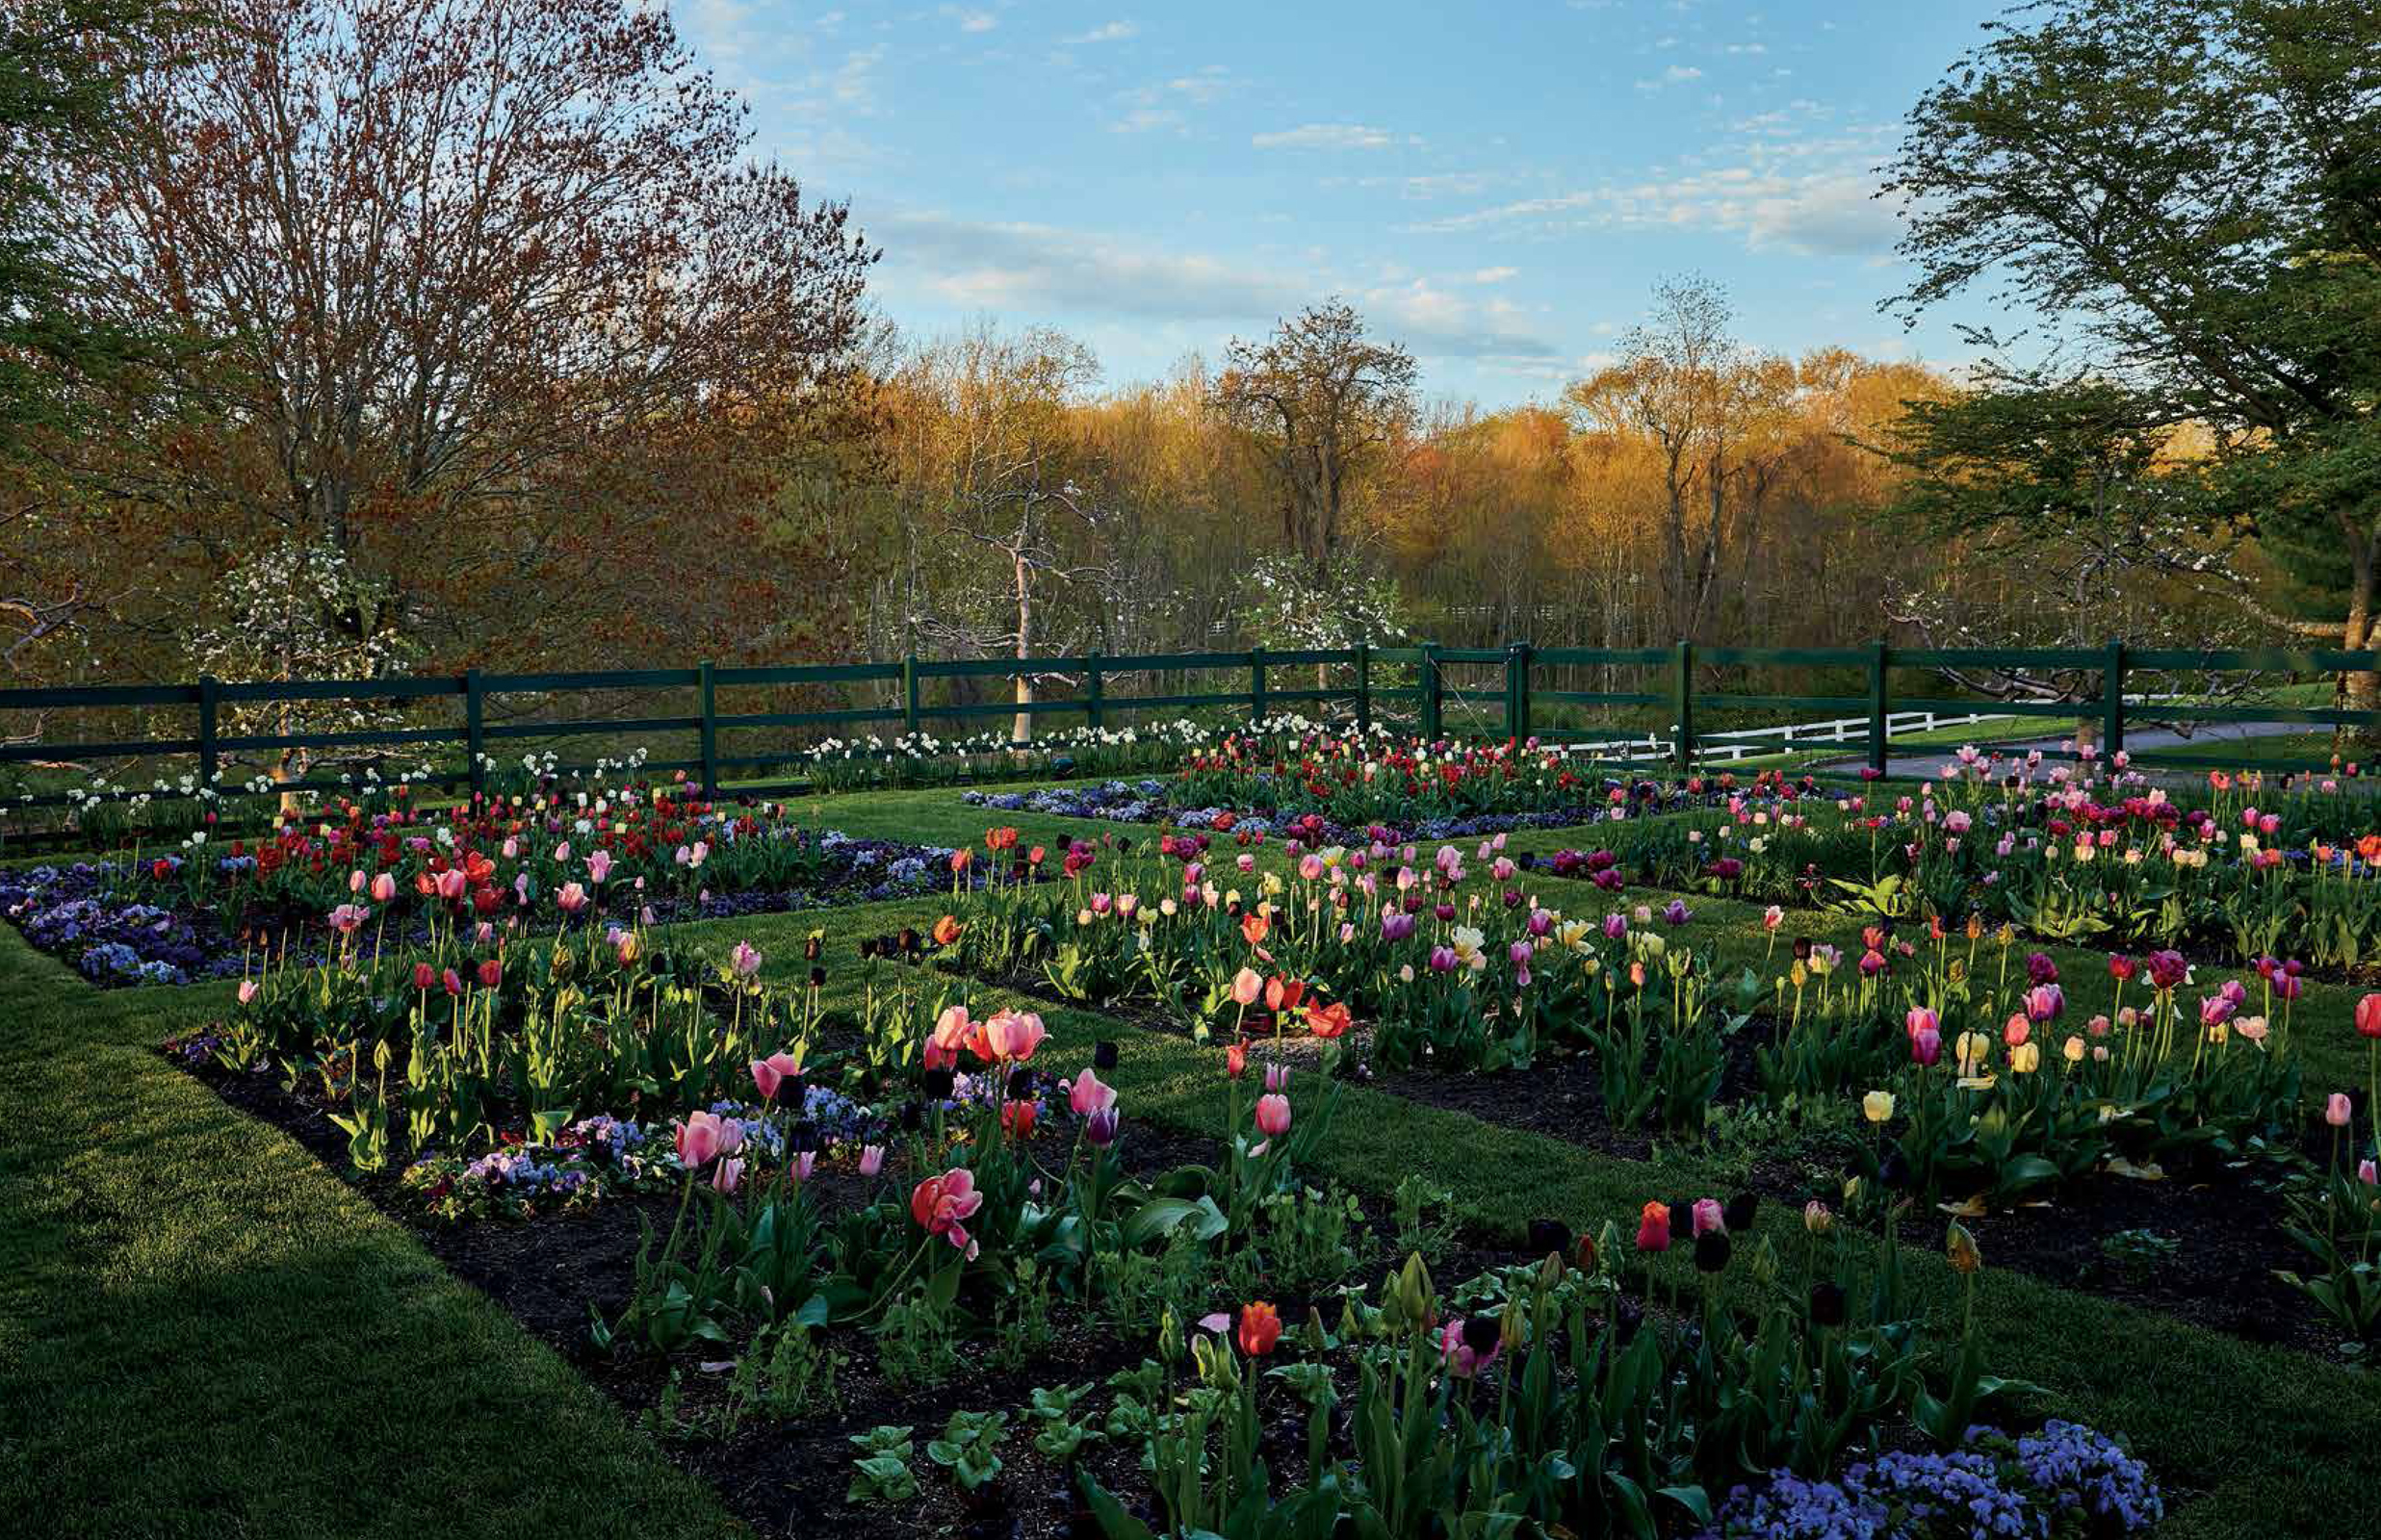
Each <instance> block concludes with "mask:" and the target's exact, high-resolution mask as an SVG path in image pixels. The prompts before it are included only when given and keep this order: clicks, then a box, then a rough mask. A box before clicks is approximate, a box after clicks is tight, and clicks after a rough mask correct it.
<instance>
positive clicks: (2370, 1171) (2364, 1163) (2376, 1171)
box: [2356, 1158, 2381, 1187]
mask: <svg viewBox="0 0 2381 1540" xmlns="http://www.w3.org/2000/svg"><path fill="white" fill-rule="evenodd" d="M2356 1179H2357V1180H2358V1181H2360V1182H2362V1183H2364V1184H2365V1185H2366V1186H2367V1187H2381V1168H2376V1167H2375V1166H2374V1165H2373V1163H2372V1161H2371V1160H2370V1159H2369V1158H2368V1159H2366V1160H2361V1161H2358V1162H2357V1163H2356Z"/></svg>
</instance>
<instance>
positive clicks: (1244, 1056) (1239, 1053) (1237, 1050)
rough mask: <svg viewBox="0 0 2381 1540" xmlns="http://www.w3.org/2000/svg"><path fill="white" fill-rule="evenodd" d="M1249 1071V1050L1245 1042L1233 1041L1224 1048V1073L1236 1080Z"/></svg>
mask: <svg viewBox="0 0 2381 1540" xmlns="http://www.w3.org/2000/svg"><path fill="white" fill-rule="evenodd" d="M1248 1072H1249V1050H1248V1045H1247V1044H1246V1043H1239V1042H1235V1043H1233V1044H1231V1046H1229V1047H1228V1048H1226V1049H1225V1050H1224V1073H1225V1074H1226V1075H1228V1076H1229V1077H1230V1078H1231V1079H1233V1080H1238V1079H1239V1078H1240V1077H1241V1076H1242V1075H1245V1074H1247V1073H1248Z"/></svg>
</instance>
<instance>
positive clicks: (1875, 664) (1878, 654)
mask: <svg viewBox="0 0 2381 1540" xmlns="http://www.w3.org/2000/svg"><path fill="white" fill-rule="evenodd" d="M1888 656H1889V655H1888V654H1887V652H1886V649H1885V644H1884V641H1883V640H1882V639H1881V638H1880V639H1878V640H1877V641H1876V643H1875V644H1874V645H1872V646H1871V647H1870V649H1869V768H1870V769H1872V770H1874V771H1876V773H1877V774H1878V775H1880V776H1881V775H1883V774H1884V773H1885V746H1886V738H1887V737H1888V736H1889V732H1888V724H1887V723H1886V720H1885V718H1886V717H1887V716H1888V715H1889V714H1890V711H1889V709H1888V703H1887V701H1886V699H1885V664H1886V662H1887V660H1888Z"/></svg>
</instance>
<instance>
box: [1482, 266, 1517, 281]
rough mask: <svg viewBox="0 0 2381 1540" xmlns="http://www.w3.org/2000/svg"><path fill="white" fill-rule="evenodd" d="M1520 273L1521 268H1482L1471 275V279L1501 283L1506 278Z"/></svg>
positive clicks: (1514, 276)
mask: <svg viewBox="0 0 2381 1540" xmlns="http://www.w3.org/2000/svg"><path fill="white" fill-rule="evenodd" d="M1520 274H1521V269H1518V268H1483V269H1480V270H1479V271H1478V272H1475V273H1473V274H1472V275H1471V281H1472V282H1474V283H1503V282H1504V281H1505V280H1506V279H1508V278H1517V277H1519V276H1520Z"/></svg>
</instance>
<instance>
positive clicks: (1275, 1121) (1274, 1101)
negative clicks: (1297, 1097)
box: [1256, 1091, 1290, 1140]
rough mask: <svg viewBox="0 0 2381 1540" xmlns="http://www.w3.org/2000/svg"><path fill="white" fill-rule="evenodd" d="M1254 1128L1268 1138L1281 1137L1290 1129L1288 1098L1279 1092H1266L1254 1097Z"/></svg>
mask: <svg viewBox="0 0 2381 1540" xmlns="http://www.w3.org/2000/svg"><path fill="white" fill-rule="evenodd" d="M1256 1128H1257V1132H1259V1133H1261V1134H1263V1135H1264V1136H1265V1138H1266V1139H1268V1140H1275V1139H1279V1138H1281V1136H1282V1135H1283V1134H1286V1133H1288V1132H1289V1131H1290V1099H1289V1098H1288V1097H1287V1096H1284V1095H1281V1093H1280V1092H1278V1091H1275V1092H1268V1093H1267V1094H1265V1095H1262V1096H1259V1097H1257V1098H1256Z"/></svg>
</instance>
